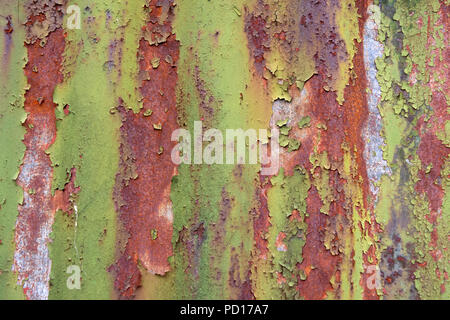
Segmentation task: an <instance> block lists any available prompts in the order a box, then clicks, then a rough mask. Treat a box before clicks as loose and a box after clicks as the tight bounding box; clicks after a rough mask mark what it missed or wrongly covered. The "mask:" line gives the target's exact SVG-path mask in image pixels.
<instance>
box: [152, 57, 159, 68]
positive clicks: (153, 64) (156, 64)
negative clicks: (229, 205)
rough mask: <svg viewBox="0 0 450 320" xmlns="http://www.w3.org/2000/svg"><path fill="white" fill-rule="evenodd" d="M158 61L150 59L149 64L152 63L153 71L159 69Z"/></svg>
mask: <svg viewBox="0 0 450 320" xmlns="http://www.w3.org/2000/svg"><path fill="white" fill-rule="evenodd" d="M159 61H160V59H159V58H153V59H152V61H151V63H152V67H153V69H156V68H158V67H159Z"/></svg>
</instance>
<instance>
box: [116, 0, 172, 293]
mask: <svg viewBox="0 0 450 320" xmlns="http://www.w3.org/2000/svg"><path fill="white" fill-rule="evenodd" d="M160 3H161V4H160ZM149 9H150V10H149V11H150V13H149V22H148V23H147V25H146V26H145V27H144V33H145V35H146V36H145V39H144V38H142V39H141V41H140V44H139V50H138V58H139V67H140V72H141V73H145V74H147V75H148V77H147V79H148V80H147V79H144V80H143V81H142V83H141V87H140V90H141V93H142V96H143V99H144V100H143V110H141V111H140V112H139V113H137V114H135V113H134V112H133V111H132V110H125V109H124V108H122V107H120V108H119V111H120V115H121V117H122V127H121V128H120V133H121V140H122V142H121V147H120V153H121V161H120V168H121V169H120V172H119V174H118V175H117V178H116V191H115V198H116V205H117V208H118V211H119V213H120V221H121V224H122V228H123V233H125V234H126V235H125V238H126V239H125V240H124V242H125V243H123V246H124V248H123V250H122V252H121V253H120V257H119V259H118V261H117V263H116V264H115V265H114V266H112V269H111V270H113V271H114V272H115V274H116V280H115V287H116V289H117V290H118V292H119V295H120V297H121V298H132V297H133V296H134V294H135V291H136V288H137V287H138V286H139V285H140V282H141V273H140V270H146V271H147V272H150V273H153V274H158V275H164V274H165V273H166V272H168V271H169V270H170V265H169V262H168V258H169V257H170V256H171V255H172V232H173V225H172V223H173V217H172V203H171V201H170V197H169V196H170V184H171V179H172V176H173V175H174V174H175V173H176V166H175V165H174V163H173V162H172V160H171V150H172V148H173V147H174V145H175V143H174V142H172V141H171V134H172V132H173V131H174V130H175V129H177V127H178V125H177V112H176V95H175V86H176V83H177V68H176V63H177V61H178V57H179V43H178V41H177V40H176V39H175V35H173V34H172V32H171V21H172V17H173V12H172V10H173V2H172V1H165V2H160V1H151V2H150V4H149ZM158 59H159V60H158ZM150 110H151V112H150ZM150 113H151V114H150ZM149 114H150V115H149ZM140 267H142V268H140Z"/></svg>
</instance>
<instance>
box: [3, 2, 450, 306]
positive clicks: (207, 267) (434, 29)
mask: <svg viewBox="0 0 450 320" xmlns="http://www.w3.org/2000/svg"><path fill="white" fill-rule="evenodd" d="M71 4H76V5H77V6H79V8H80V18H81V21H80V22H81V23H80V29H71V28H69V27H68V25H67V21H68V19H69V17H68V16H67V14H66V9H67V7H68V6H69V5H71ZM448 14H449V2H448V1H447V0H417V1H407V0H397V1H394V0H373V1H371V0H341V1H337V0H333V1H325V0H283V1H282V0H249V1H247V0H246V1H244V0H230V1H215V0H211V1H188V0H179V1H173V0H139V1H138V0H136V1H120V2H112V3H105V2H102V1H88V0H80V1H77V2H72V1H63V0H30V1H24V2H23V3H20V4H19V6H17V2H15V1H7V0H5V1H3V3H2V5H1V7H0V21H1V26H2V28H1V30H0V33H1V37H0V46H1V48H2V56H1V61H0V69H1V72H2V75H4V76H2V79H1V80H0V95H1V103H0V148H1V150H2V155H1V156H0V298H27V299H98V298H103V299H116V298H117V299H134V298H135V299H448V297H449V288H448V281H449V280H448V272H449V251H448V244H449V241H448V240H449V236H450V230H449V228H450V226H449V214H450V207H449V203H450V201H449V196H448V192H449V191H448V190H449V173H450V170H449V163H450V161H449V160H450V157H449V148H450V143H449V141H450V140H449V138H448V135H449V133H450V130H449V128H450V126H449V124H448V123H449V120H450V117H449V110H448V109H449V108H448V107H449V97H448V92H449V88H448V76H447V69H448V63H449V58H448V56H449V55H448V50H449V49H448V48H449V46H448V40H449V39H448V37H449V35H448V30H450V28H449V26H448ZM195 121H202V126H203V127H202V131H203V132H205V131H206V130H208V129H211V128H215V129H218V130H219V131H221V132H225V130H226V129H237V128H241V129H243V130H244V131H245V130H247V129H251V128H252V129H277V130H279V145H278V146H277V149H279V170H277V171H276V172H273V173H272V174H271V175H269V176H266V175H263V174H262V171H261V165H260V164H253V165H248V164H224V165H221V164H198V163H193V164H186V163H181V164H180V165H176V164H174V163H173V162H172V161H171V152H172V149H173V147H174V146H175V144H176V143H177V142H175V141H171V140H172V139H171V135H172V132H173V131H174V130H176V129H179V128H182V129H186V130H188V131H189V132H190V133H191V136H192V133H194V131H195V130H196V129H195V127H194V122H195ZM269 145H270V144H269ZM271 148H272V146H270V147H269V148H268V149H269V151H270V152H276V150H270V149H271ZM73 266H78V267H79V268H80V289H77V290H71V289H70V288H69V286H68V282H67V281H68V277H69V276H70V274H68V273H67V270H70V268H71V267H73Z"/></svg>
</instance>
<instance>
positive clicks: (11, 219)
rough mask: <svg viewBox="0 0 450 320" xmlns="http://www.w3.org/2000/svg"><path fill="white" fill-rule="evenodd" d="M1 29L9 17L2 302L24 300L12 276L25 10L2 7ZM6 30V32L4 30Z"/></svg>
mask: <svg viewBox="0 0 450 320" xmlns="http://www.w3.org/2000/svg"><path fill="white" fill-rule="evenodd" d="M0 17H1V19H2V21H3V22H2V25H3V23H4V22H6V21H7V20H6V17H10V19H11V24H12V28H13V30H12V32H11V33H7V32H4V31H3V29H2V30H1V32H0V51H1V52H2V58H1V61H0V73H1V74H2V76H1V77H0V150H1V153H2V156H1V159H0V241H1V245H0V299H1V300H4V299H23V298H24V294H23V289H22V288H21V287H20V286H18V285H17V284H16V282H17V277H16V275H15V274H13V273H12V272H11V266H12V264H13V259H14V250H15V244H14V228H15V225H16V218H17V215H18V209H17V207H18V205H19V204H21V203H22V200H23V190H22V189H21V188H20V187H19V186H17V184H16V182H15V180H16V178H17V175H18V174H19V167H20V164H21V163H22V159H23V155H24V152H25V145H24V144H23V142H22V139H23V137H24V134H25V128H24V127H23V126H22V124H23V122H24V121H25V119H26V116H27V114H26V113H25V111H24V109H23V107H24V102H25V98H24V94H25V89H26V88H27V79H26V77H25V74H24V71H23V68H24V67H25V64H26V62H27V51H26V48H25V47H24V45H23V44H24V42H25V27H24V23H25V21H23V20H19V17H20V18H22V19H23V18H24V17H25V13H24V12H23V8H22V7H21V6H20V7H18V6H17V4H16V3H15V2H14V3H13V2H5V3H2V5H1V7H0ZM5 30H6V29H5Z"/></svg>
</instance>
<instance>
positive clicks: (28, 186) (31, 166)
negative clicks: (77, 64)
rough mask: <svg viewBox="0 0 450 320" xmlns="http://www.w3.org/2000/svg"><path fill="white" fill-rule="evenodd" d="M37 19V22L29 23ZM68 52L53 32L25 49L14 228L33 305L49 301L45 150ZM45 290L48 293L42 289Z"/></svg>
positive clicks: (19, 266)
mask: <svg viewBox="0 0 450 320" xmlns="http://www.w3.org/2000/svg"><path fill="white" fill-rule="evenodd" d="M37 19H39V18H38V17H36V16H33V17H31V18H30V20H29V22H28V23H31V24H32V23H33V21H35V20H37ZM28 23H27V24H28ZM64 46H65V42H64V36H63V31H62V30H61V29H56V30H55V31H53V32H51V33H50V34H49V35H48V37H47V38H46V44H45V45H44V46H42V44H41V43H38V42H35V43H32V44H26V47H27V50H28V63H27V65H26V66H25V75H26V77H27V79H28V84H29V89H28V90H27V92H26V94H25V111H26V112H28V117H27V119H26V121H25V123H24V126H25V127H26V129H27V132H26V134H25V138H24V144H25V146H26V152H25V156H24V160H23V164H22V166H21V169H20V174H19V177H18V179H17V184H18V185H19V186H21V187H22V188H23V189H24V192H25V196H24V202H23V204H22V205H21V206H19V215H18V218H17V222H16V236H15V239H16V255H15V263H14V270H15V271H16V272H17V273H18V279H19V282H23V286H24V291H25V293H26V295H27V297H28V298H33V299H41V298H46V297H45V294H46V293H45V292H47V294H48V279H49V272H50V262H49V257H48V254H47V253H46V246H47V243H48V241H49V232H50V231H51V225H52V223H53V215H54V209H55V207H54V205H53V197H52V195H51V182H52V173H53V170H52V164H51V161H50V158H49V156H48V155H47V154H46V150H47V149H48V148H49V147H50V146H51V145H52V144H53V142H54V140H55V138H56V119H55V112H54V109H55V107H56V105H55V103H54V102H53V91H54V89H55V87H56V85H57V84H58V83H60V82H61V81H62V75H61V73H60V67H61V61H62V53H63V52H64ZM44 261H47V263H44ZM45 287H47V291H45V290H43V289H42V288H45Z"/></svg>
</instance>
